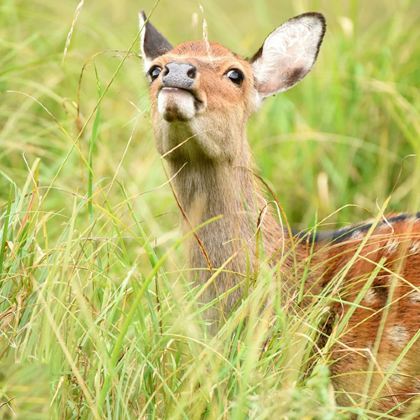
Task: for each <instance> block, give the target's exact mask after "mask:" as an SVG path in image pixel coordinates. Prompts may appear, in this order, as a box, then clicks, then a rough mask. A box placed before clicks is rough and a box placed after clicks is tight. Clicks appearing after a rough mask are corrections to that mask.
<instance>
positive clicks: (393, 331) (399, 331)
mask: <svg viewBox="0 0 420 420" xmlns="http://www.w3.org/2000/svg"><path fill="white" fill-rule="evenodd" d="M387 337H388V340H389V341H390V342H391V343H392V344H393V345H394V346H395V347H399V348H403V347H404V346H405V345H406V344H407V341H408V340H409V338H410V334H409V333H408V330H407V328H405V327H403V326H402V325H395V326H393V327H390V328H388V330H387Z"/></svg>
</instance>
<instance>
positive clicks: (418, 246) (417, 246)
mask: <svg viewBox="0 0 420 420" xmlns="http://www.w3.org/2000/svg"><path fill="white" fill-rule="evenodd" d="M409 251H410V252H411V253H413V254H417V253H418V252H419V251H420V241H414V242H413V243H412V244H411V246H410V249H409Z"/></svg>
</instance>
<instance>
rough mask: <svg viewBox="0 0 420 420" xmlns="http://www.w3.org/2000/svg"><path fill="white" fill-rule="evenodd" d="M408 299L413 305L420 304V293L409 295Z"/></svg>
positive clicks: (414, 292) (415, 292)
mask: <svg viewBox="0 0 420 420" xmlns="http://www.w3.org/2000/svg"><path fill="white" fill-rule="evenodd" d="M408 298H409V299H410V301H411V302H412V303H420V292H418V291H416V290H415V291H413V292H411V293H410V294H409V295H408Z"/></svg>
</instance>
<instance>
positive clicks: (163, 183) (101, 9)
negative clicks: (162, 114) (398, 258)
mask: <svg viewBox="0 0 420 420" xmlns="http://www.w3.org/2000/svg"><path fill="white" fill-rule="evenodd" d="M175 3H176V6H175ZM200 4H201V5H202V9H201V8H200ZM155 6H156V7H155ZM154 7H155V9H154V12H153V17H152V20H153V22H154V23H155V24H156V26H158V28H160V29H161V30H162V32H164V33H165V34H166V35H167V36H168V38H170V39H171V40H172V42H173V43H177V42H181V41H183V40H186V39H189V38H200V37H201V36H202V17H203V16H204V17H205V19H206V21H207V24H208V29H209V36H210V39H214V40H218V41H220V42H221V43H223V44H225V45H226V46H228V47H230V48H231V49H233V50H234V51H236V52H238V53H240V54H243V55H245V56H247V55H248V56H249V55H251V54H253V53H254V52H255V51H256V50H257V49H258V48H259V46H260V44H261V42H262V40H263V39H264V37H265V35H266V34H267V33H268V32H270V31H271V30H272V29H273V28H274V27H276V26H277V25H279V24H280V23H281V22H282V21H284V20H286V19H287V18H289V17H291V16H293V15H295V14H298V13H301V12H304V11H310V10H318V11H321V12H323V13H324V14H325V15H326V18H327V21H328V25H329V26H328V31H327V35H326V38H325V40H324V44H323V47H322V50H321V53H320V56H319V58H318V63H317V65H316V68H315V69H314V70H313V72H312V73H311V75H310V76H308V77H307V78H306V79H305V81H303V82H302V83H301V84H300V85H299V86H297V87H296V88H294V89H293V90H292V91H290V92H287V93H285V94H282V95H279V96H277V97H275V98H271V99H268V100H267V101H266V103H265V104H264V106H263V108H262V110H261V111H260V112H259V114H258V115H256V116H254V117H253V118H252V120H251V122H250V125H249V130H248V131H249V139H250V142H251V145H252V148H253V153H254V157H255V160H256V162H257V165H258V167H259V168H260V174H261V175H262V176H263V178H264V179H265V180H267V181H268V182H269V184H270V185H271V186H272V188H273V190H274V191H275V192H276V194H277V196H278V197H279V198H280V201H281V203H282V205H283V206H284V210H285V212H286V214H287V215H288V218H289V220H288V221H289V222H290V223H291V224H292V225H293V226H295V227H300V228H303V227H307V226H311V225H312V224H313V223H314V222H315V221H316V220H318V221H319V220H323V227H326V228H331V227H332V226H335V227H338V226H344V225H347V224H349V223H351V222H355V221H358V220H361V219H366V218H369V217H372V216H373V217H374V216H375V215H376V214H377V213H378V211H379V209H380V208H381V207H382V206H383V205H384V203H385V202H386V200H387V199H388V198H389V204H388V211H417V210H419V209H420V194H419V184H420V159H419V158H418V156H420V138H419V133H420V120H419V111H420V109H419V105H420V101H419V99H420V93H419V89H418V87H419V84H420V73H419V61H420V49H419V39H420V26H419V24H418V22H419V18H420V6H419V3H418V2H417V1H415V0H413V1H404V0H399V1H391V0H371V1H369V2H361V1H358V0H347V1H344V0H343V1H322V0H313V1H309V0H296V1H288V2H280V1H274V0H258V1H244V0H243V1H242V0H241V1H240V0H232V1H229V2H227V1H223V0H202V1H200V2H195V1H188V0H177V1H176V2H175V1H169V0H161V1H160V2H157V3H155V2H154V1H151V0H142V1H134V0H102V1H98V0H90V1H85V2H83V1H80V2H79V1H78V0H65V1H61V2H58V1H53V0H32V1H29V0H2V1H1V3H0V229H1V230H0V241H1V248H0V417H1V418H6V419H7V418H15V417H16V418H19V419H45V418H53V419H78V418H81V419H87V418H98V419H99V418H108V419H129V418H133V419H134V418H171V419H172V418H184V419H185V418H193V419H194V418H206V419H207V418H208V419H216V418H232V419H246V418H256V419H274V418H288V419H305V418H306V419H310V418H318V419H337V418H346V417H348V416H349V415H350V414H351V413H354V412H356V414H359V416H360V418H368V417H372V418H374V417H375V415H374V413H373V412H371V411H370V410H369V406H368V405H366V406H364V407H357V408H352V409H349V408H342V407H338V406H336V404H335V402H334V398H333V392H332V388H331V385H330V378H329V372H328V356H327V354H323V355H321V356H320V358H319V359H318V361H317V362H316V363H315V367H314V369H313V370H312V372H311V374H309V375H308V374H307V367H308V362H309V358H310V355H311V354H312V352H311V348H312V345H311V342H312V341H313V340H314V337H315V335H316V330H317V326H318V323H319V320H320V317H321V316H322V311H323V308H324V307H325V305H327V304H328V302H326V301H324V302H323V301H322V300H321V302H320V303H319V305H317V306H316V307H313V308H310V309H309V310H308V311H306V312H305V313H301V312H297V311H295V310H294V308H284V307H281V305H279V304H278V302H277V300H276V299H274V301H273V303H272V304H271V305H269V306H268V307H266V308H265V309H264V310H261V308H260V307H261V305H260V303H261V302H262V301H263V300H265V297H266V296H268V295H269V294H270V293H273V292H274V290H275V289H274V286H273V285H272V282H270V280H271V275H270V272H269V271H268V270H267V271H266V272H262V273H261V274H260V278H259V279H258V282H257V285H256V287H255V290H253V291H252V293H250V295H249V296H248V298H247V299H246V300H245V302H244V303H243V305H241V307H240V308H238V310H237V311H236V312H235V313H234V314H232V316H231V317H230V318H229V319H228V320H227V321H226V324H225V325H224V327H223V328H222V329H221V331H220V332H219V333H218V335H217V336H215V337H207V336H206V335H205V334H204V333H203V328H202V324H201V322H200V309H199V306H198V305H197V304H196V302H197V293H198V291H197V289H195V288H194V287H192V285H191V284H190V283H189V278H188V267H187V263H186V258H185V249H184V246H183V242H184V239H183V236H182V233H181V232H180V229H179V218H178V209H177V207H176V204H175V201H174V199H173V197H172V193H171V189H170V187H169V186H168V183H167V179H166V177H165V171H164V169H163V166H164V163H163V161H162V160H161V158H160V157H159V155H158V153H157V152H156V151H155V148H154V142H153V137H152V130H151V122H150V120H149V99H148V94H147V83H146V81H145V79H144V77H143V75H142V63H141V60H140V58H139V57H138V42H137V39H136V38H137V37H138V27H137V12H138V11H139V10H140V9H141V8H144V9H145V10H146V11H149V12H150V11H151V10H152V9H153V8H154ZM273 315H275V316H273ZM245 317H246V318H247V321H246V322H245ZM384 418H392V415H389V416H388V417H386V416H385V417H384ZM412 418H414V414H413V417H412Z"/></svg>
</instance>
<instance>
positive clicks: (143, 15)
mask: <svg viewBox="0 0 420 420" xmlns="http://www.w3.org/2000/svg"><path fill="white" fill-rule="evenodd" d="M140 16H141V18H142V19H143V20H146V19H147V17H146V13H145V11H144V10H142V11H141V12H140Z"/></svg>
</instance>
